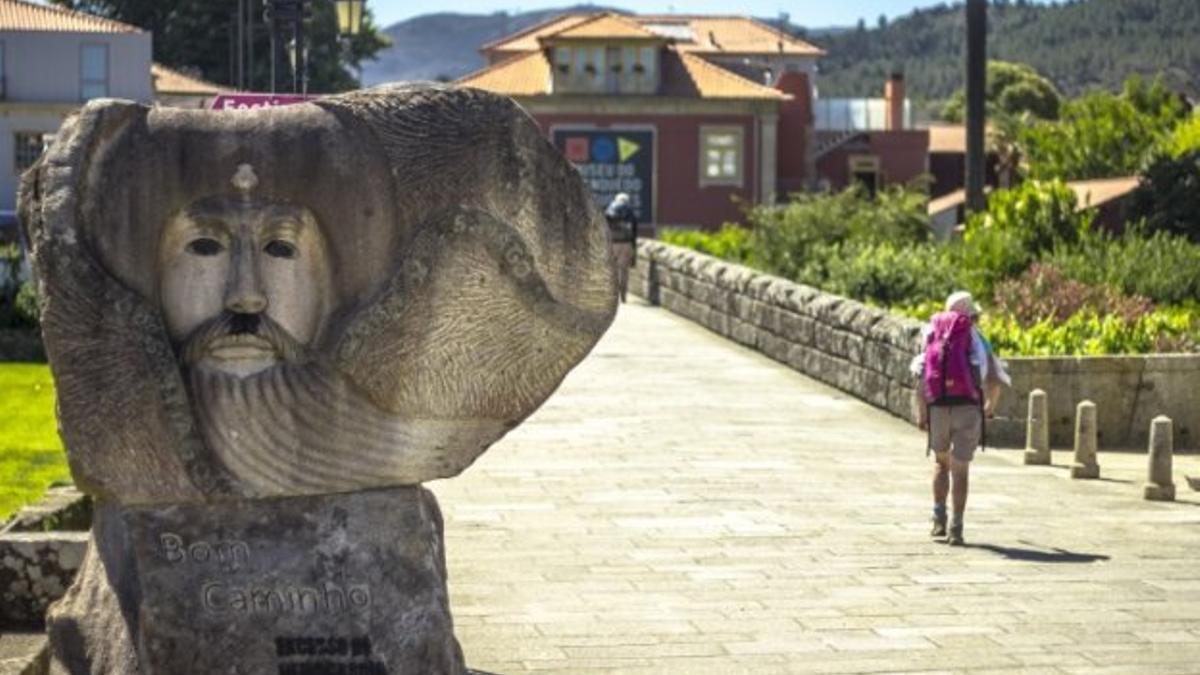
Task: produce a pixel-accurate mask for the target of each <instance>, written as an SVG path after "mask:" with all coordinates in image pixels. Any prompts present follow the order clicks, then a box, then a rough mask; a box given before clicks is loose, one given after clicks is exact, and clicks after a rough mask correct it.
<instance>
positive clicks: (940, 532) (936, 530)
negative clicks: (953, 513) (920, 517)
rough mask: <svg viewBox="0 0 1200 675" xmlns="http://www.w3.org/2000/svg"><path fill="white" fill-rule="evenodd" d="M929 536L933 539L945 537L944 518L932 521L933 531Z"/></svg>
mask: <svg viewBox="0 0 1200 675" xmlns="http://www.w3.org/2000/svg"><path fill="white" fill-rule="evenodd" d="M929 536H930V537H932V538H934V539H941V538H943V537H945V536H946V520H945V519H944V518H934V519H933V529H932V530H930V532H929Z"/></svg>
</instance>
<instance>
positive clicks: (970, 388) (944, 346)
mask: <svg viewBox="0 0 1200 675" xmlns="http://www.w3.org/2000/svg"><path fill="white" fill-rule="evenodd" d="M930 328H931V330H930V331H929V335H928V337H926V338H925V375H924V380H925V401H926V402H927V403H929V404H931V405H933V404H937V403H943V404H945V403H976V404H978V403H979V402H980V401H982V396H980V390H979V385H978V384H976V382H975V379H976V378H975V375H974V373H972V372H971V317H969V316H967V315H966V314H963V313H961V312H942V313H940V314H935V315H934V317H933V319H931V320H930Z"/></svg>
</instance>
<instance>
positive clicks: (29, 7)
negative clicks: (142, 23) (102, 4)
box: [0, 0, 144, 33]
mask: <svg viewBox="0 0 1200 675" xmlns="http://www.w3.org/2000/svg"><path fill="white" fill-rule="evenodd" d="M0 31H54V32H63V33H141V32H144V31H142V29H140V28H138V27H137V26H131V25H129V24H127V23H121V22H120V21H113V20H112V19H105V18H103V17H99V16H95V15H92V14H86V13H84V12H76V11H74V10H70V9H63V8H61V7H52V6H48V5H37V4H34V3H32V2H25V1H24V0H0Z"/></svg>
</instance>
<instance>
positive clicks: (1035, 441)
mask: <svg viewBox="0 0 1200 675" xmlns="http://www.w3.org/2000/svg"><path fill="white" fill-rule="evenodd" d="M1025 463H1026V464H1049V463H1050V416H1049V415H1048V414H1047V412H1046V392H1044V391H1042V390H1041V389H1034V390H1033V391H1031V392H1029V418H1028V422H1027V423H1026V426H1025Z"/></svg>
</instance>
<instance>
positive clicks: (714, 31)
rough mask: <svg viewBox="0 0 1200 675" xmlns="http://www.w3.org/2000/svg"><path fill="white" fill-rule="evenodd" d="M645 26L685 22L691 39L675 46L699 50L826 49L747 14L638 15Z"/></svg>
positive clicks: (803, 52)
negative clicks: (689, 30)
mask: <svg viewBox="0 0 1200 675" xmlns="http://www.w3.org/2000/svg"><path fill="white" fill-rule="evenodd" d="M636 18H637V20H638V22H639V23H641V24H642V25H643V26H647V25H655V24H677V25H678V24H685V25H686V26H687V27H688V28H690V29H691V32H692V40H691V41H684V40H680V41H678V42H676V43H675V48H676V49H678V50H679V51H684V52H695V53H700V54H739V55H741V54H747V55H749V54H762V55H765V54H784V55H793V56H822V55H824V54H825V51H824V50H822V49H821V48H820V47H817V46H815V45H812V44H810V43H808V42H805V41H804V40H801V39H800V38H798V37H796V36H794V35H789V34H788V33H785V32H783V31H781V30H779V29H777V28H774V27H772V26H768V25H767V24H765V23H762V22H760V21H756V20H754V19H751V18H749V17H745V16H704V15H684V16H680V15H677V14H664V15H645V14H643V15H639V16H637V17H636Z"/></svg>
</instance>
